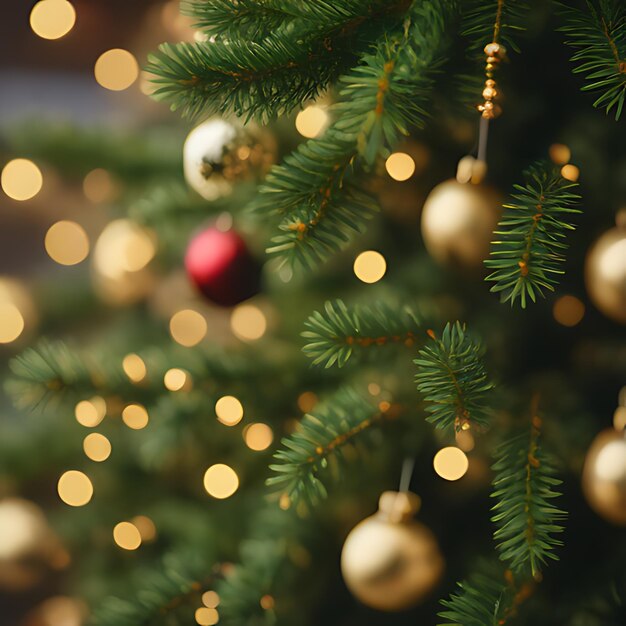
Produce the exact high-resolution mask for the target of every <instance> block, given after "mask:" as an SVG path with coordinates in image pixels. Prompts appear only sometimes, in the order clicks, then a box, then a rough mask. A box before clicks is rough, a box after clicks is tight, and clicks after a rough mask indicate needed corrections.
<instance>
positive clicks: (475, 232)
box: [422, 179, 501, 268]
mask: <svg viewBox="0 0 626 626" xmlns="http://www.w3.org/2000/svg"><path fill="white" fill-rule="evenodd" d="M500 212H501V204H500V197H499V196H498V194H497V192H496V191H495V190H493V189H491V188H490V187H488V186H487V185H484V184H483V183H480V184H471V183H460V182H458V181H457V180H454V179H450V180H446V181H444V182H443V183H440V184H439V185H437V186H436V187H435V188H434V189H433V190H432V191H431V192H430V194H429V195H428V197H427V198H426V201H425V202H424V207H423V209H422V237H423V238H424V244H425V245H426V249H427V250H428V252H429V253H430V255H431V256H432V257H433V258H434V259H435V260H436V261H438V262H439V263H442V264H451V265H458V266H464V267H471V268H478V267H482V263H483V260H484V259H486V258H487V256H488V255H489V244H490V242H491V239H492V234H493V231H494V229H495V227H496V225H497V223H498V218H499V217H500Z"/></svg>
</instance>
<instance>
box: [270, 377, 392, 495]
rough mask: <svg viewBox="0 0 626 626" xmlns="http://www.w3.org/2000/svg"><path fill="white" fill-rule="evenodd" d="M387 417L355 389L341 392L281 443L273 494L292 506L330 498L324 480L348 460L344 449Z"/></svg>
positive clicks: (271, 484) (272, 483) (271, 467)
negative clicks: (334, 466) (330, 470)
mask: <svg viewBox="0 0 626 626" xmlns="http://www.w3.org/2000/svg"><path fill="white" fill-rule="evenodd" d="M382 417H383V413H382V412H381V411H380V410H379V409H378V407H376V406H375V405H373V404H372V403H371V402H370V401H369V400H368V399H366V398H365V396H363V395H361V394H360V393H359V392H357V391H355V390H354V389H352V388H344V389H340V390H339V391H338V392H337V393H335V394H334V395H333V396H332V397H330V398H328V400H327V401H326V402H324V403H322V404H321V405H320V406H319V407H317V408H316V409H315V410H314V412H313V413H307V414H306V415H305V416H304V418H303V419H302V421H301V422H300V424H299V427H298V429H297V430H296V431H295V432H294V433H293V434H292V435H289V436H288V437H284V438H283V440H282V441H281V445H282V448H281V449H280V450H278V451H277V452H276V453H275V454H274V459H275V460H276V463H274V464H273V465H270V469H271V470H272V471H273V472H275V473H276V474H277V475H276V476H273V477H271V478H269V479H268V480H267V485H268V486H271V487H272V489H273V490H275V491H277V492H279V493H281V494H285V495H286V497H287V498H289V502H290V503H291V504H294V505H295V504H297V503H298V502H300V501H304V502H305V503H306V504H310V505H315V504H317V503H318V502H319V501H320V500H323V499H324V498H326V495H327V490H326V486H325V482H326V481H325V480H323V476H324V474H325V473H326V470H327V469H328V468H329V465H330V464H331V462H332V463H338V462H339V463H340V462H342V461H343V460H344V458H345V457H344V453H345V451H344V448H345V447H346V446H348V445H352V444H353V443H354V439H355V438H356V437H357V436H359V435H360V434H361V433H362V432H363V431H365V430H367V429H368V428H370V427H371V426H372V425H373V424H374V423H376V422H377V421H378V420H379V419H381V418H382Z"/></svg>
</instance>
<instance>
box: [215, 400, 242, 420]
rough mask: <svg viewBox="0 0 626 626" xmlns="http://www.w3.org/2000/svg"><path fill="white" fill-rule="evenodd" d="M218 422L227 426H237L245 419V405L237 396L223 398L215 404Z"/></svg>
mask: <svg viewBox="0 0 626 626" xmlns="http://www.w3.org/2000/svg"><path fill="white" fill-rule="evenodd" d="M215 414H216V415H217V419H218V421H220V422H221V423H222V424H224V425H226V426H235V424H239V422H240V421H241V420H242V419H243V405H242V404H241V402H239V400H238V399H237V398H235V396H222V397H221V398H220V399H219V400H218V401H217V402H216V403H215Z"/></svg>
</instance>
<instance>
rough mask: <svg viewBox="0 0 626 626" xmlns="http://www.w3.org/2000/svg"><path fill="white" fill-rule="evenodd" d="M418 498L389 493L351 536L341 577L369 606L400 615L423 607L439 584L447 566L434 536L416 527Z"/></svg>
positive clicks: (343, 552) (345, 550) (343, 560)
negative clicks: (416, 606)
mask: <svg viewBox="0 0 626 626" xmlns="http://www.w3.org/2000/svg"><path fill="white" fill-rule="evenodd" d="M418 508H419V498H418V496H416V495H415V494H412V493H396V492H393V491H387V492H385V493H383V494H382V496H381V498H380V502H379V509H378V511H377V512H376V513H375V514H374V515H372V516H370V517H367V518H366V519H364V520H363V521H362V522H360V523H359V524H357V525H356V526H355V527H354V528H353V529H352V530H351V531H350V533H349V534H348V537H347V538H346V541H345V543H344V546H343V551H342V553H341V571H342V574H343V578H344V580H345V582H346V585H347V586H348V589H350V591H351V592H352V593H353V594H354V595H355V596H356V597H357V598H358V599H359V600H360V601H361V602H363V604H366V605H367V606H369V607H371V608H374V609H378V610H380V611H401V610H403V609H407V608H409V607H411V606H414V605H416V604H418V603H419V602H421V601H423V600H424V599H425V598H426V597H427V596H428V594H429V593H430V592H431V591H432V590H433V588H434V587H435V585H437V583H438V582H439V580H440V579H441V575H442V573H443V569H444V561H443V557H442V556H441V553H440V551H439V545H438V544H437V540H436V539H435V537H434V535H433V534H432V532H431V531H430V530H429V529H428V528H426V526H424V525H423V524H420V523H419V522H417V521H415V520H414V519H413V515H414V514H415V512H416V511H417V509H418Z"/></svg>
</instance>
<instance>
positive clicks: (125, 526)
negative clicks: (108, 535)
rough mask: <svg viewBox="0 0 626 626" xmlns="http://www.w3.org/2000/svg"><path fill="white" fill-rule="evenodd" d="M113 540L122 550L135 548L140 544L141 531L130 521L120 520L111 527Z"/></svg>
mask: <svg viewBox="0 0 626 626" xmlns="http://www.w3.org/2000/svg"><path fill="white" fill-rule="evenodd" d="M113 540H114V541H115V543H116V544H117V545H118V546H119V547H120V548H122V549H123V550H136V549H137V548H138V547H139V546H140V545H141V533H140V532H139V529H138V528H137V526H135V525H134V524H131V522H120V523H119V524H117V525H116V526H115V528H114V529H113Z"/></svg>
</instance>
